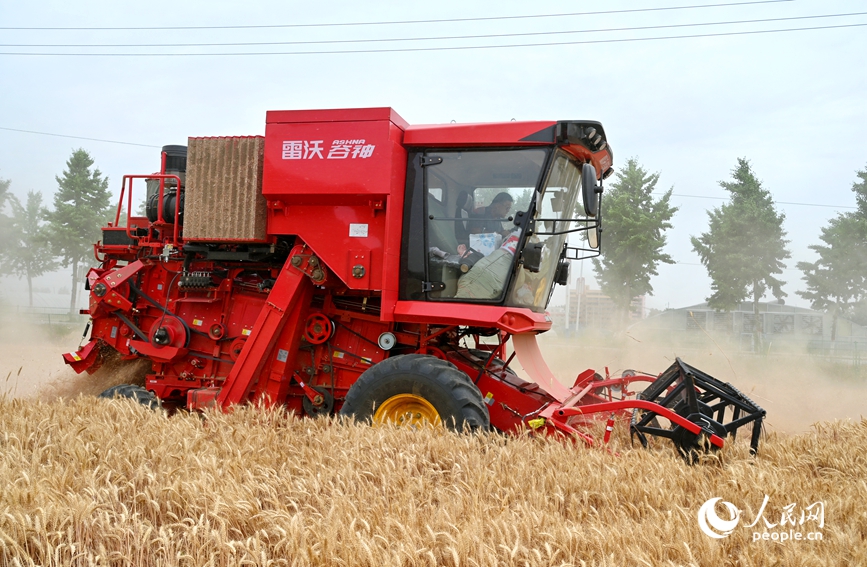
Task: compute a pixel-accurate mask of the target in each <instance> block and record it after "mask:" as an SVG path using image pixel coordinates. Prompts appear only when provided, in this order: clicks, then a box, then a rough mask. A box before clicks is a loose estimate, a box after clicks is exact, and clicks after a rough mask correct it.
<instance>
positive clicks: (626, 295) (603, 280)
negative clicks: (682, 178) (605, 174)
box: [593, 158, 677, 323]
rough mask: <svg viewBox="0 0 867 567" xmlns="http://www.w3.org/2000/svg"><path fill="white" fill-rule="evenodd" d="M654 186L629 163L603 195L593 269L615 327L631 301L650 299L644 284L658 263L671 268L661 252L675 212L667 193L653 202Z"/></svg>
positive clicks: (668, 258) (641, 170) (649, 290)
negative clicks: (616, 314) (599, 252)
mask: <svg viewBox="0 0 867 567" xmlns="http://www.w3.org/2000/svg"><path fill="white" fill-rule="evenodd" d="M658 181H659V173H648V172H647V171H645V170H644V168H642V167H641V165H639V163H638V160H637V159H636V158H630V159H629V160H628V161H627V162H626V168H625V169H624V170H623V171H622V172H618V173H617V179H616V181H614V182H613V183H611V186H610V188H609V189H607V190H606V191H605V195H604V199H603V204H604V209H603V211H602V219H603V225H604V227H605V233H604V243H603V246H602V255H601V257H600V258H594V259H593V269H594V271H595V272H596V280H597V281H598V282H599V286H600V287H601V288H602V291H603V292H604V293H605V295H607V296H608V297H610V298H611V300H612V301H613V302H614V304H615V305H616V306H617V308H618V311H619V312H620V316H621V323H622V322H623V317H624V316H625V315H626V314H627V313H628V312H629V308H630V304H631V303H632V300H633V298H635V297H638V296H640V295H644V294H653V286H652V285H651V284H650V278H651V276H655V275H657V271H656V268H657V266H658V265H659V263H660V262H663V263H666V264H673V263H674V260H672V258H671V256H669V255H668V254H665V253H663V252H662V249H663V247H664V246H665V241H666V238H665V231H666V230H668V229H669V228H671V222H669V221H671V218H672V216H674V213H675V212H677V207H672V206H671V203H670V200H671V191H672V190H671V189H669V190H668V191H666V192H665V194H663V195H662V197H660V198H659V199H658V200H656V201H654V199H653V196H652V193H653V192H654V190H655V189H656V183H657V182H658Z"/></svg>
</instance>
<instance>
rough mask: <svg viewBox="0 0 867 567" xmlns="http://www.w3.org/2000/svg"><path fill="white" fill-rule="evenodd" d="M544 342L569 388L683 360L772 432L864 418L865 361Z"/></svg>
mask: <svg viewBox="0 0 867 567" xmlns="http://www.w3.org/2000/svg"><path fill="white" fill-rule="evenodd" d="M539 342H540V345H541V349H542V352H543V353H544V355H545V359H546V360H547V362H548V365H549V366H550V367H551V370H552V371H553V372H554V374H555V375H556V376H557V377H558V378H559V379H560V380H561V381H562V382H564V383H565V384H568V385H570V386H571V384H572V382H573V381H574V380H575V376H577V375H578V373H579V372H581V371H583V370H585V369H587V368H593V369H595V370H596V371H597V372H599V373H600V374H603V375H604V374H605V367H606V366H607V367H608V370H609V373H610V375H611V376H620V375H621V374H622V372H623V371H624V370H627V369H632V370H638V371H642V372H646V373H648V374H659V373H660V372H662V371H663V370H665V369H666V368H668V367H669V366H670V365H671V364H672V363H673V362H674V361H675V358H677V357H679V358H680V359H681V360H683V361H684V362H686V363H687V364H689V365H691V366H694V367H695V368H698V369H700V370H702V371H704V372H706V373H707V374H710V375H711V376H713V377H714V378H717V379H718V380H722V381H723V382H729V383H730V384H732V385H733V386H735V387H736V388H737V389H739V390H740V391H741V392H743V393H744V394H745V395H747V396H748V397H750V398H751V399H752V400H753V401H754V402H756V403H757V404H758V405H760V406H761V407H762V408H764V409H765V410H766V411H767V418H766V420H765V424H766V427H767V428H768V429H769V430H770V431H777V432H780V433H802V432H806V431H809V430H810V428H811V426H812V425H813V424H814V423H816V422H821V421H833V420H837V419H853V420H859V419H861V417H862V416H867V361H865V364H864V365H862V366H860V367H858V366H852V365H851V363H849V362H847V363H846V364H841V363H837V364H835V363H833V362H831V361H829V360H826V359H824V358H822V357H821V356H813V355H808V354H807V353H806V350H804V351H801V352H788V353H785V354H782V353H781V354H769V355H764V356H755V355H752V354H744V353H737V352H734V351H733V350H730V349H729V348H728V347H727V346H726V345H725V344H719V343H715V342H714V341H713V339H711V338H710V337H707V341H706V344H696V343H695V342H693V343H691V344H689V345H680V344H677V343H676V342H674V341H673V340H671V339H670V338H668V337H666V336H664V335H663V336H660V335H652V334H651V333H650V332H648V331H644V332H643V333H642V334H641V335H636V334H631V333H627V334H621V335H619V336H613V337H609V338H602V337H598V336H597V337H588V336H586V335H585V336H583V337H580V338H563V337H558V336H557V335H556V333H553V332H552V333H546V334H545V335H542V336H541V337H540V341H539Z"/></svg>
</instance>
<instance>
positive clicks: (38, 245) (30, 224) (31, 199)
mask: <svg viewBox="0 0 867 567" xmlns="http://www.w3.org/2000/svg"><path fill="white" fill-rule="evenodd" d="M9 204H10V205H11V206H12V218H11V222H10V226H9V230H8V235H7V239H6V251H5V253H6V261H5V262H4V264H3V270H2V271H3V273H10V274H14V275H16V276H18V277H19V278H22V277H24V278H27V291H28V294H29V299H30V306H31V307H33V278H36V277H39V276H41V275H42V274H44V273H46V272H50V271H52V270H54V269H55V268H56V267H57V261H56V260H55V255H54V253H53V251H52V250H51V246H50V244H49V242H48V231H47V227H46V226H45V224H44V221H45V217H46V215H47V214H48V211H47V210H46V209H45V207H43V206H42V193H37V192H35V191H28V192H27V203H26V204H25V205H22V204H21V202H20V201H19V200H18V198H17V197H15V196H14V195H10V196H9Z"/></svg>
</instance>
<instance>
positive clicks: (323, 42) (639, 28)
mask: <svg viewBox="0 0 867 567" xmlns="http://www.w3.org/2000/svg"><path fill="white" fill-rule="evenodd" d="M864 15H867V12H852V13H848V14H818V15H815V16H792V17H786V18H764V19H757V20H731V21H726V22H698V23H692V24H666V25H658V26H635V27H625V28H600V29H584V30H565V31H545V32H522V33H503V34H484V35H453V36H434V37H403V38H380V39H340V40H317V41H268V42H221V43H65V44H64V43H46V44H38V43H35V44H34V43H3V44H0V47H237V46H261V45H333V44H344V43H379V42H395V41H442V40H455V39H493V38H501V37H530V36H550V35H567V34H579V33H609V32H623V31H646V30H658V29H672V28H692V27H703V26H725V25H735V24H757V23H768V22H783V21H792V20H813V19H819V18H843V17H851V16H864Z"/></svg>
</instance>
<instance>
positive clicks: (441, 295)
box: [64, 108, 764, 455]
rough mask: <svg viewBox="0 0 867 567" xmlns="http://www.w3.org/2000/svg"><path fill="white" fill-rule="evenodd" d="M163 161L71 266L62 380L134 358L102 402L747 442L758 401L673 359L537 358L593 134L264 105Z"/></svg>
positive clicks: (592, 240)
mask: <svg viewBox="0 0 867 567" xmlns="http://www.w3.org/2000/svg"><path fill="white" fill-rule="evenodd" d="M163 149H164V151H163V153H162V161H161V168H160V172H159V173H158V174H149V175H128V176H125V177H124V180H123V186H122V190H121V197H120V202H119V203H118V209H117V215H116V217H115V220H114V222H112V223H110V224H109V225H108V226H106V227H105V228H104V229H103V237H102V241H101V242H99V243H97V244H96V245H95V247H94V250H95V255H96V259H97V261H98V266H97V267H94V268H93V269H91V270H90V272H89V273H88V275H87V285H86V288H87V289H88V290H89V292H90V302H89V308H88V309H87V310H86V313H88V314H89V315H90V317H91V326H90V327H89V328H90V335H89V337H88V338H89V340H88V341H87V343H86V344H84V346H82V347H81V348H79V349H78V350H77V351H76V352H72V353H67V354H65V355H64V358H65V359H66V362H67V363H69V364H70V365H71V366H72V367H73V368H74V369H75V370H76V371H77V372H83V371H88V372H93V371H95V370H96V369H97V368H98V367H99V365H100V364H101V362H102V360H103V359H104V357H106V356H108V355H109V354H111V353H112V352H116V354H115V356H120V357H121V358H123V359H127V360H132V359H138V358H145V359H147V360H149V361H150V362H151V370H150V372H149V373H148V375H147V377H146V379H145V383H144V385H143V386H129V385H127V386H123V387H121V388H116V389H112V390H110V391H108V392H106V393H105V395H106V396H114V395H123V396H129V397H135V398H136V399H138V400H140V401H146V402H147V403H149V404H153V403H156V402H159V403H161V404H162V405H164V406H169V407H176V408H186V409H190V410H197V409H204V408H207V407H212V406H217V407H219V408H228V407H230V406H231V405H233V404H239V403H245V402H255V403H263V404H267V405H281V406H285V407H287V408H288V409H290V410H293V411H295V412H296V413H298V414H306V415H310V416H317V415H328V414H331V413H341V414H344V415H351V416H355V417H357V418H360V419H366V420H372V421H374V422H386V421H387V422H395V423H400V424H415V423H420V422H427V423H442V424H445V425H448V426H451V427H455V428H458V429H460V428H463V427H470V428H481V429H487V428H490V427H494V428H496V429H498V430H503V431H510V430H520V429H523V428H527V427H529V428H532V429H534V430H536V431H540V432H547V433H556V434H567V435H570V436H574V437H576V438H578V439H582V440H583V441H585V442H587V443H588V444H594V443H596V440H594V439H593V438H592V437H591V436H590V435H589V433H588V432H587V429H586V427H585V426H586V425H587V423H588V421H589V420H591V419H592V418H593V417H594V415H600V416H604V417H609V416H611V415H615V416H619V417H620V418H621V420H622V421H623V423H624V424H625V425H626V426H628V427H629V428H630V431H631V432H632V434H633V435H634V436H635V437H637V439H638V440H639V441H640V442H641V443H642V444H645V445H646V444H648V443H649V442H650V439H652V438H653V437H664V438H669V439H671V440H672V441H673V442H674V444H675V446H676V447H678V449H679V450H680V451H681V452H682V453H684V454H685V455H694V454H696V452H697V451H698V450H699V449H703V448H711V449H713V448H717V447H720V446H722V444H723V440H724V439H725V438H726V437H729V436H731V437H734V436H735V434H736V432H737V430H738V429H739V428H740V427H743V426H746V425H751V426H752V437H751V448H752V450H753V451H755V450H756V448H757V446H758V441H759V434H760V431H761V423H762V420H763V418H764V410H762V409H761V408H760V407H758V406H757V405H756V404H755V403H754V402H752V401H751V400H749V399H748V398H747V397H746V396H744V395H743V394H742V393H741V392H739V391H737V390H736V389H735V388H734V387H732V386H731V385H729V384H726V383H723V382H720V381H718V380H716V379H714V378H712V377H710V376H708V375H706V374H704V373H702V372H701V371H698V370H696V369H694V368H692V367H691V366H689V365H687V364H685V363H682V362H681V361H680V360H678V361H677V362H676V363H675V364H674V365H672V367H671V368H669V369H668V370H666V371H665V372H663V373H661V374H660V375H658V376H650V375H642V374H638V375H636V374H635V373H625V374H624V376H620V377H611V376H607V375H606V376H604V377H603V376H601V375H600V374H599V373H597V372H595V371H593V370H585V371H583V372H581V373H579V374H578V375H577V378H576V379H575V380H574V382H573V384H572V385H571V386H569V385H567V384H565V383H563V382H561V381H560V380H559V379H558V378H557V377H555V376H554V374H553V373H552V372H551V370H550V369H549V367H548V366H547V365H546V364H545V361H544V359H543V357H542V354H541V351H540V349H539V346H538V344H537V342H536V336H537V335H538V334H539V333H543V332H545V331H548V330H549V329H550V328H551V320H550V318H549V316H548V314H547V313H546V308H547V306H548V303H549V301H550V298H551V294H552V290H553V289H554V286H555V285H556V284H558V283H559V284H561V285H563V284H566V283H567V282H568V270H569V262H570V260H575V259H582V258H586V257H589V256H592V255H596V254H598V253H599V247H600V245H601V233H602V217H603V212H604V208H603V206H602V204H603V199H602V180H603V179H604V178H606V177H608V176H609V175H610V174H611V173H612V172H613V169H612V166H613V156H612V151H611V148H610V146H609V145H608V140H607V137H606V134H605V131H604V129H603V128H602V125H601V124H599V123H598V122H591V121H559V122H557V121H537V122H506V123H493V124H446V125H431V126H412V125H409V124H407V123H406V122H405V121H404V120H403V119H402V118H401V117H400V116H398V115H397V113H395V112H394V111H393V110H392V109H389V108H373V109H345V110H314V111H275V112H269V113H268V114H267V124H266V130H265V136H264V137H261V136H244V137H220V138H190V139H189V141H188V145H187V146H186V147H184V146H166V147H165V148H163ZM135 181H138V182H139V190H140V187H141V185H142V184H143V185H145V186H146V189H145V195H144V198H145V202H146V216H144V217H141V216H134V215H133V214H132V211H133V210H134V198H133V192H134V190H133V185H134V182H135ZM142 182H143V183H142ZM570 234H575V235H576V236H574V237H573V239H572V241H571V242H570V240H569V235H570ZM576 242H577V243H578V244H575V243H576ZM516 359H517V361H518V362H519V363H520V365H521V367H522V368H523V369H524V371H525V376H524V378H521V377H519V376H518V375H517V374H516V373H515V371H514V370H513V368H512V366H513V364H514V363H515V360H516ZM527 378H529V379H527ZM635 384H641V388H636V389H635V391H633V390H632V389H631V388H633V387H634V385H635Z"/></svg>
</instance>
